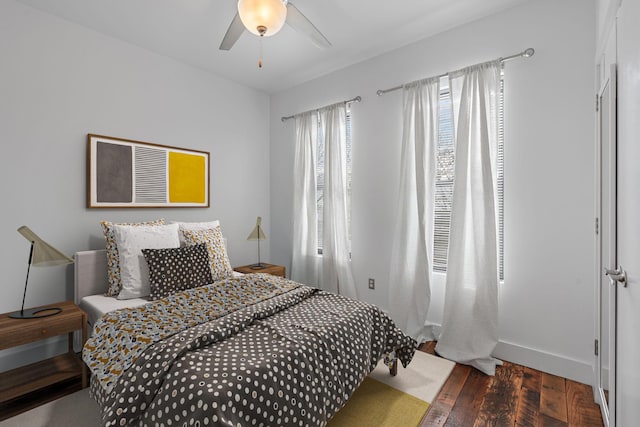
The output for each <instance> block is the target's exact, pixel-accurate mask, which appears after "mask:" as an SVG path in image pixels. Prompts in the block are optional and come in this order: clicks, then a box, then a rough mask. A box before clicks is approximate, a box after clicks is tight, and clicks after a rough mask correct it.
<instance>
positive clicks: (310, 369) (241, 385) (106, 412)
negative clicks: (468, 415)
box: [84, 274, 416, 426]
mask: <svg viewBox="0 0 640 427" xmlns="http://www.w3.org/2000/svg"><path fill="white" fill-rule="evenodd" d="M143 318H146V319H147V320H143ZM149 319H151V320H150V321H149ZM415 346H416V343H415V341H413V340H412V339H411V338H410V337H408V336H406V335H404V334H403V333H402V332H401V331H399V330H398V329H397V328H396V327H395V325H394V324H393V322H392V321H391V319H389V318H388V317H387V316H386V315H385V314H384V313H382V312H381V311H380V310H379V309H378V308H377V307H375V306H373V305H370V304H367V303H364V302H361V301H356V300H351V299H348V298H345V297H342V296H340V295H336V294H332V293H329V292H324V291H319V290H317V289H314V288H310V287H308V286H304V285H300V284H298V283H295V282H292V281H290V280H287V279H283V278H277V277H275V276H270V275H264V274H251V275H246V276H243V277H241V278H230V279H226V280H224V281H220V282H216V283H215V284H213V285H210V286H206V287H202V288H196V289H192V290H189V291H185V292H181V293H179V294H175V295H173V296H171V297H169V298H166V299H163V300H159V301H156V302H153V303H150V304H147V305H145V306H143V307H138V308H135V309H127V310H121V311H116V312H113V313H110V314H108V315H106V316H105V317H103V318H102V319H101V320H100V321H99V322H98V323H97V324H96V326H95V330H94V336H93V337H92V338H91V339H90V340H89V341H88V342H87V345H86V346H85V350H84V360H85V361H86V362H87V364H88V365H89V366H90V368H91V370H92V374H93V375H94V377H93V378H92V384H91V392H92V395H93V396H94V398H95V399H96V400H97V401H98V403H99V404H100V406H101V408H102V419H103V424H104V425H106V426H116V425H159V424H164V425H180V426H182V425H201V426H203V425H233V426H245V425H258V426H259V425H263V426H269V425H299V426H323V425H325V424H326V423H327V421H328V420H329V419H330V418H331V417H332V416H333V415H334V414H335V413H336V412H337V411H338V410H339V409H340V408H341V407H342V406H344V404H345V402H346V400H347V399H348V398H349V397H350V396H351V394H352V393H353V391H354V390H355V389H356V388H357V387H358V385H360V383H361V382H362V380H363V379H364V377H365V376H366V375H367V374H368V373H369V372H370V371H371V370H372V369H373V368H374V367H375V366H376V364H377V362H378V360H380V358H381V357H382V356H383V355H384V354H385V353H388V352H391V351H393V350H395V352H396V355H397V357H398V359H399V360H400V361H401V362H402V364H403V365H405V366H406V365H407V364H408V363H409V362H410V360H411V358H412V357H413V353H414V351H415Z"/></svg>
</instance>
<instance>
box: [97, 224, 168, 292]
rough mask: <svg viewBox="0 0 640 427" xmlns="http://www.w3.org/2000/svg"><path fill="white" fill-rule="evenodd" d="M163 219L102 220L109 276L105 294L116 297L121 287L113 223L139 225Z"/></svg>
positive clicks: (118, 255)
mask: <svg viewBox="0 0 640 427" xmlns="http://www.w3.org/2000/svg"><path fill="white" fill-rule="evenodd" d="M162 224H164V219H163V218H161V219H157V220H155V221H145V222H118V223H115V222H110V221H102V222H100V225H101V226H102V232H103V233H104V237H105V239H106V240H107V267H108V268H107V275H108V278H109V290H108V291H107V296H110V297H117V296H118V294H119V293H120V290H121V289H122V280H121V279H120V252H118V245H116V236H115V234H114V232H113V226H114V225H129V226H131V227H139V226H141V225H162Z"/></svg>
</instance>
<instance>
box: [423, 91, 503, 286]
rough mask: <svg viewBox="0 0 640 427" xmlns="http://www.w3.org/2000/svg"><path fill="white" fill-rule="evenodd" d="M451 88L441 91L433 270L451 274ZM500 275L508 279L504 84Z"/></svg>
mask: <svg viewBox="0 0 640 427" xmlns="http://www.w3.org/2000/svg"><path fill="white" fill-rule="evenodd" d="M451 104H452V101H451V93H450V92H449V88H448V87H445V88H441V90H440V107H439V108H440V111H439V112H438V120H439V125H440V130H439V131H440V132H439V135H438V147H437V156H438V158H437V160H436V163H437V165H436V190H435V206H434V227H433V228H434V230H433V270H434V271H441V272H445V271H447V254H448V251H449V229H450V227H451V205H452V201H453V182H454V178H455V177H454V175H455V169H454V166H455V155H454V153H455V146H454V143H453V109H452V108H453V107H452V105H451ZM497 163H498V164H497V191H498V194H497V198H498V224H497V225H498V263H499V264H498V265H499V266H498V269H499V271H498V274H499V277H500V280H503V279H504V80H501V81H500V97H499V111H498V158H497Z"/></svg>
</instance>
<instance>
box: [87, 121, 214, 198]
mask: <svg viewBox="0 0 640 427" xmlns="http://www.w3.org/2000/svg"><path fill="white" fill-rule="evenodd" d="M209 178H210V154H209V152H208V151H200V150H191V149H185V148H179V147H173V146H168V145H160V144H154V143H150V142H142V141H135V140H131V139H124V138H116V137H112V136H104V135H96V134H91V133H90V134H88V135H87V207H88V208H208V207H209V206H210V200H209V195H210V188H209V187H210V186H209Z"/></svg>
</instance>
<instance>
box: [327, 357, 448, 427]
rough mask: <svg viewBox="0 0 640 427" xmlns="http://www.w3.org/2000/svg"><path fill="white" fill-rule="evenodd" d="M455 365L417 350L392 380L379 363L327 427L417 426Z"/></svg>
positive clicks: (384, 367)
mask: <svg viewBox="0 0 640 427" xmlns="http://www.w3.org/2000/svg"><path fill="white" fill-rule="evenodd" d="M454 366H455V363H453V362H451V361H449V360H446V359H442V358H439V357H436V356H432V355H430V354H427V353H423V352H421V351H416V354H415V356H414V357H413V360H412V361H411V363H410V364H409V366H408V367H407V368H406V369H404V368H402V366H398V375H396V376H395V377H392V376H391V375H389V369H388V368H387V367H386V366H385V365H384V363H382V361H381V362H380V363H378V366H377V367H376V368H375V370H374V371H373V372H372V373H371V374H369V376H368V377H367V378H365V380H364V382H363V383H362V385H360V387H359V388H358V389H357V390H356V391H355V393H354V394H353V396H351V399H349V401H348V402H347V404H346V405H345V406H344V408H342V409H341V410H340V411H339V412H338V413H337V414H336V415H335V416H334V417H333V418H332V419H331V420H330V421H329V424H327V427H374V426H375V427H411V426H418V425H419V424H420V421H421V420H422V417H424V414H425V413H426V412H427V409H429V402H433V400H434V399H435V398H436V396H437V395H438V393H439V392H440V389H441V388H442V386H443V385H444V383H445V381H446V380H447V378H449V375H450V374H451V371H452V370H453V367H454Z"/></svg>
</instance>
